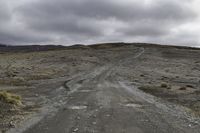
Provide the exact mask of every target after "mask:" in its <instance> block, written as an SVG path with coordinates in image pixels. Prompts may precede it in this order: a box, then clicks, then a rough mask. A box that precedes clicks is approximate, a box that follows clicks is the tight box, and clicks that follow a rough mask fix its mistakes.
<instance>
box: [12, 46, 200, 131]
mask: <svg viewBox="0 0 200 133" xmlns="http://www.w3.org/2000/svg"><path fill="white" fill-rule="evenodd" d="M144 52H145V49H144V48H139V49H138V50H137V52H133V53H132V54H129V55H125V57H126V58H121V60H116V61H113V62H112V63H110V64H106V65H104V66H101V67H96V68H94V69H93V70H91V71H88V72H86V73H84V74H82V75H76V76H74V77H72V78H71V79H70V80H68V81H67V82H66V84H65V90H67V94H63V96H64V99H62V100H61V103H62V104H61V105H60V106H55V107H58V109H57V110H56V111H52V112H51V111H46V113H45V117H42V118H40V119H38V120H36V121H35V122H32V123H31V122H29V123H27V124H26V125H25V126H24V128H20V129H13V130H12V131H10V132H24V133H56V132H57V133H75V132H77V133H169V132H171V133H199V132H200V126H199V125H198V123H197V121H196V120H195V119H193V117H192V116H190V115H188V114H187V113H186V111H185V109H184V108H183V107H181V106H178V105H175V104H172V103H168V102H166V101H163V100H161V99H159V98H156V97H154V96H152V95H150V94H146V93H144V92H142V91H141V90H139V89H137V87H136V85H135V84H134V83H133V82H129V81H127V80H125V79H123V78H122V77H120V76H118V74H117V73H116V72H117V71H119V70H118V68H119V66H120V65H126V63H129V62H130V61H131V62H133V61H134V60H135V59H137V58H138V57H140V56H141V55H142V54H143V53H144ZM133 67H134V66H133ZM61 89H64V87H61ZM62 101H64V102H62ZM39 120H40V121H39ZM38 121H39V122H38ZM37 122H38V123H37Z"/></svg>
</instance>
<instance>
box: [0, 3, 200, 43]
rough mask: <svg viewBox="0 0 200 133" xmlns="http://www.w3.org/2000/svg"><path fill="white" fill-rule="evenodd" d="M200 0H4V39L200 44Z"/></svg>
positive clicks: (0, 11)
mask: <svg viewBox="0 0 200 133" xmlns="http://www.w3.org/2000/svg"><path fill="white" fill-rule="evenodd" d="M198 5H199V6H200V1H199V0H0V43H2V44H11V45H30V44H61V45H71V44H93V43H103V42H146V43H160V44H171V45H186V46H195V47H196V46H197V47H200V8H199V6H198Z"/></svg>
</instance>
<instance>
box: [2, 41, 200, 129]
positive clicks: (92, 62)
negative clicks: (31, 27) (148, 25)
mask: <svg viewBox="0 0 200 133" xmlns="http://www.w3.org/2000/svg"><path fill="white" fill-rule="evenodd" d="M199 55H200V50H199V49H195V48H186V47H172V46H159V45H152V44H151V45H150V44H149V45H147V44H125V43H117V44H99V45H91V46H83V45H76V46H71V47H63V48H62V49H57V50H53V51H50V50H47V51H46V50H44V48H43V50H42V51H40V50H36V51H35V50H34V51H24V50H23V52H20V50H19V51H17V53H16V51H15V52H12V51H11V52H7V51H6V52H5V51H2V52H1V54H0V68H1V69H0V90H2V91H7V92H9V93H12V94H16V95H19V96H21V101H22V105H20V106H16V105H12V104H9V106H14V107H15V108H16V109H15V110H18V111H17V112H18V113H13V114H9V117H5V114H6V112H8V111H9V110H11V109H8V110H7V111H6V110H5V111H2V112H1V114H0V115H1V118H0V120H1V123H0V124H1V127H0V128H1V130H2V132H5V131H7V130H8V129H10V130H9V132H25V133H35V132H37V133H40V132H41V133H45V132H46V133H54V132H60V133H62V132H63V133H64V132H69V133H70V132H81V133H90V132H91V133H93V132H96V133H102V132H103V133H118V132H119V133H122V132H124V133H132V132H137V133H155V132H159V133H165V132H166V133H168V132H174V133H179V132H180V133H183V132H186V133H188V132H191V133H199V132H200V119H199V114H200V113H199V112H200V93H199V92H200V81H199V77H200V69H199V68H200V67H199V66H200V59H199ZM0 106H1V105H0ZM12 110H13V109H12ZM19 121H21V123H20V122H19Z"/></svg>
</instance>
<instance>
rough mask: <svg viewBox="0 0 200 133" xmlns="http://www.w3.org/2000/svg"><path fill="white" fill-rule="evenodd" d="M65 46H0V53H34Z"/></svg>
mask: <svg viewBox="0 0 200 133" xmlns="http://www.w3.org/2000/svg"><path fill="white" fill-rule="evenodd" d="M63 48H65V46H61V45H24V46H11V45H4V44H0V52H35V51H48V50H58V49H63Z"/></svg>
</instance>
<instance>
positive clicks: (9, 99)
mask: <svg viewBox="0 0 200 133" xmlns="http://www.w3.org/2000/svg"><path fill="white" fill-rule="evenodd" d="M0 100H1V101H3V102H5V103H9V104H14V105H22V102H21V96H19V95H16V94H12V93H9V92H6V91H0Z"/></svg>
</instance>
